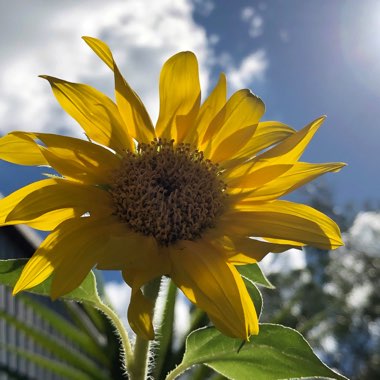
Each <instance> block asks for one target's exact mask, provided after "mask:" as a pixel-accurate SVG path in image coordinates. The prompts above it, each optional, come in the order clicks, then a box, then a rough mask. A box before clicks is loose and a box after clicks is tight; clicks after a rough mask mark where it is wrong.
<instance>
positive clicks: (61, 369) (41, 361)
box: [0, 344, 92, 380]
mask: <svg viewBox="0 0 380 380" xmlns="http://www.w3.org/2000/svg"><path fill="white" fill-rule="evenodd" d="M0 347H2V348H5V349H6V350H7V351H9V352H13V353H15V354H16V355H18V356H20V357H22V358H24V359H27V360H29V361H31V362H33V363H35V364H37V365H38V366H40V367H42V368H46V369H48V370H49V371H51V372H53V373H55V374H57V375H60V376H63V377H64V378H65V379H68V380H69V379H72V380H91V379H92V377H91V376H89V375H86V374H85V373H83V372H81V371H78V370H77V369H75V368H72V367H70V366H68V365H67V363H64V364H63V363H59V362H57V361H56V360H54V359H49V358H47V357H46V356H41V355H38V354H35V353H32V352H30V351H26V350H23V349H21V348H18V347H16V346H12V345H9V344H6V345H3V344H0ZM22 378H25V376H23V377H22Z"/></svg>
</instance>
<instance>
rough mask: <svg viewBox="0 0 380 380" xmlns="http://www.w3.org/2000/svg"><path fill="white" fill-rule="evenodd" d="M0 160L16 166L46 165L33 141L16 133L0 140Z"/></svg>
mask: <svg viewBox="0 0 380 380" xmlns="http://www.w3.org/2000/svg"><path fill="white" fill-rule="evenodd" d="M0 159H2V160H4V161H8V162H11V163H13V164H17V165H31V166H33V165H48V162H47V161H46V158H45V157H44V155H43V154H42V152H41V150H40V148H39V147H38V145H36V144H35V142H34V141H33V139H31V138H30V137H29V136H27V135H25V134H21V135H20V134H18V133H17V132H13V133H9V134H7V135H5V136H4V137H1V138H0Z"/></svg>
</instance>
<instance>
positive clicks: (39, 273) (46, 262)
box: [13, 218, 87, 295]
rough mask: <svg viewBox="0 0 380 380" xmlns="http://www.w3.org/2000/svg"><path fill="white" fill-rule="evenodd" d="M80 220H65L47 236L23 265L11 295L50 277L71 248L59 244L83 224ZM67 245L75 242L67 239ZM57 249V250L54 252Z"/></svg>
mask: <svg viewBox="0 0 380 380" xmlns="http://www.w3.org/2000/svg"><path fill="white" fill-rule="evenodd" d="M82 219H84V218H79V219H72V220H67V221H65V222H63V223H62V224H60V225H59V226H58V227H57V228H56V229H55V230H54V231H53V232H51V233H50V234H49V235H48V236H47V238H46V239H45V240H44V241H43V242H42V243H41V245H40V246H39V248H38V249H37V251H36V252H35V253H34V255H33V256H32V258H31V259H30V260H29V261H28V262H27V264H26V265H25V267H24V269H23V271H22V273H21V275H20V278H19V279H18V281H17V283H16V285H15V287H14V289H13V295H15V294H17V293H18V292H20V291H22V290H26V289H31V288H34V287H35V286H37V285H39V284H41V283H42V282H44V281H45V280H46V279H47V278H48V277H50V275H51V274H52V273H53V272H54V270H55V268H57V266H58V265H59V264H60V263H61V262H62V260H64V258H65V254H66V252H69V250H70V249H71V246H66V245H65V246H62V244H60V242H61V241H62V240H63V241H66V240H67V236H69V235H70V234H71V233H72V232H73V231H75V230H76V229H77V228H78V227H79V226H80V225H81V224H82V223H83V221H82ZM86 219H87V218H86ZM68 243H71V244H73V243H74V244H75V243H76V241H72V240H70V239H69V240H68ZM57 247H58V250H56V248H57ZM59 248H60V249H59ZM66 249H67V251H66Z"/></svg>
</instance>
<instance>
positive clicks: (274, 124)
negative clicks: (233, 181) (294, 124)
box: [223, 121, 296, 169]
mask: <svg viewBox="0 0 380 380" xmlns="http://www.w3.org/2000/svg"><path fill="white" fill-rule="evenodd" d="M295 132H296V131H295V130H294V129H293V128H291V127H289V126H287V125H286V124H283V123H280V122H278V121H262V122H260V123H259V124H258V125H257V128H256V130H255V133H254V135H253V136H252V138H250V139H249V141H248V142H247V144H246V145H245V146H244V147H243V148H242V149H241V150H240V151H238V152H236V155H235V156H233V157H231V158H230V159H229V160H228V161H225V162H223V168H225V169H228V168H232V167H235V166H238V165H239V166H240V165H241V164H242V163H244V162H246V161H248V160H249V159H252V158H253V157H254V156H255V155H256V154H257V153H258V152H260V151H261V150H264V149H267V148H269V147H270V146H272V145H274V144H278V143H279V142H280V141H283V140H284V139H286V138H287V137H289V136H290V135H292V134H294V133H295Z"/></svg>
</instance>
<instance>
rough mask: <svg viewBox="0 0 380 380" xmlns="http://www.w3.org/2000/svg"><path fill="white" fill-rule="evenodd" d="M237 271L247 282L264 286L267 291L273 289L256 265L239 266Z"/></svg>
mask: <svg viewBox="0 0 380 380" xmlns="http://www.w3.org/2000/svg"><path fill="white" fill-rule="evenodd" d="M237 269H238V271H239V273H240V274H241V275H242V276H244V277H245V278H247V279H248V280H251V281H253V282H255V283H256V284H257V285H261V286H264V287H265V288H268V289H274V288H275V287H274V286H273V284H271V282H270V281H269V280H268V279H267V278H266V276H265V274H264V273H263V272H262V270H261V268H260V267H259V265H258V264H248V265H240V266H238V267H237Z"/></svg>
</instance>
